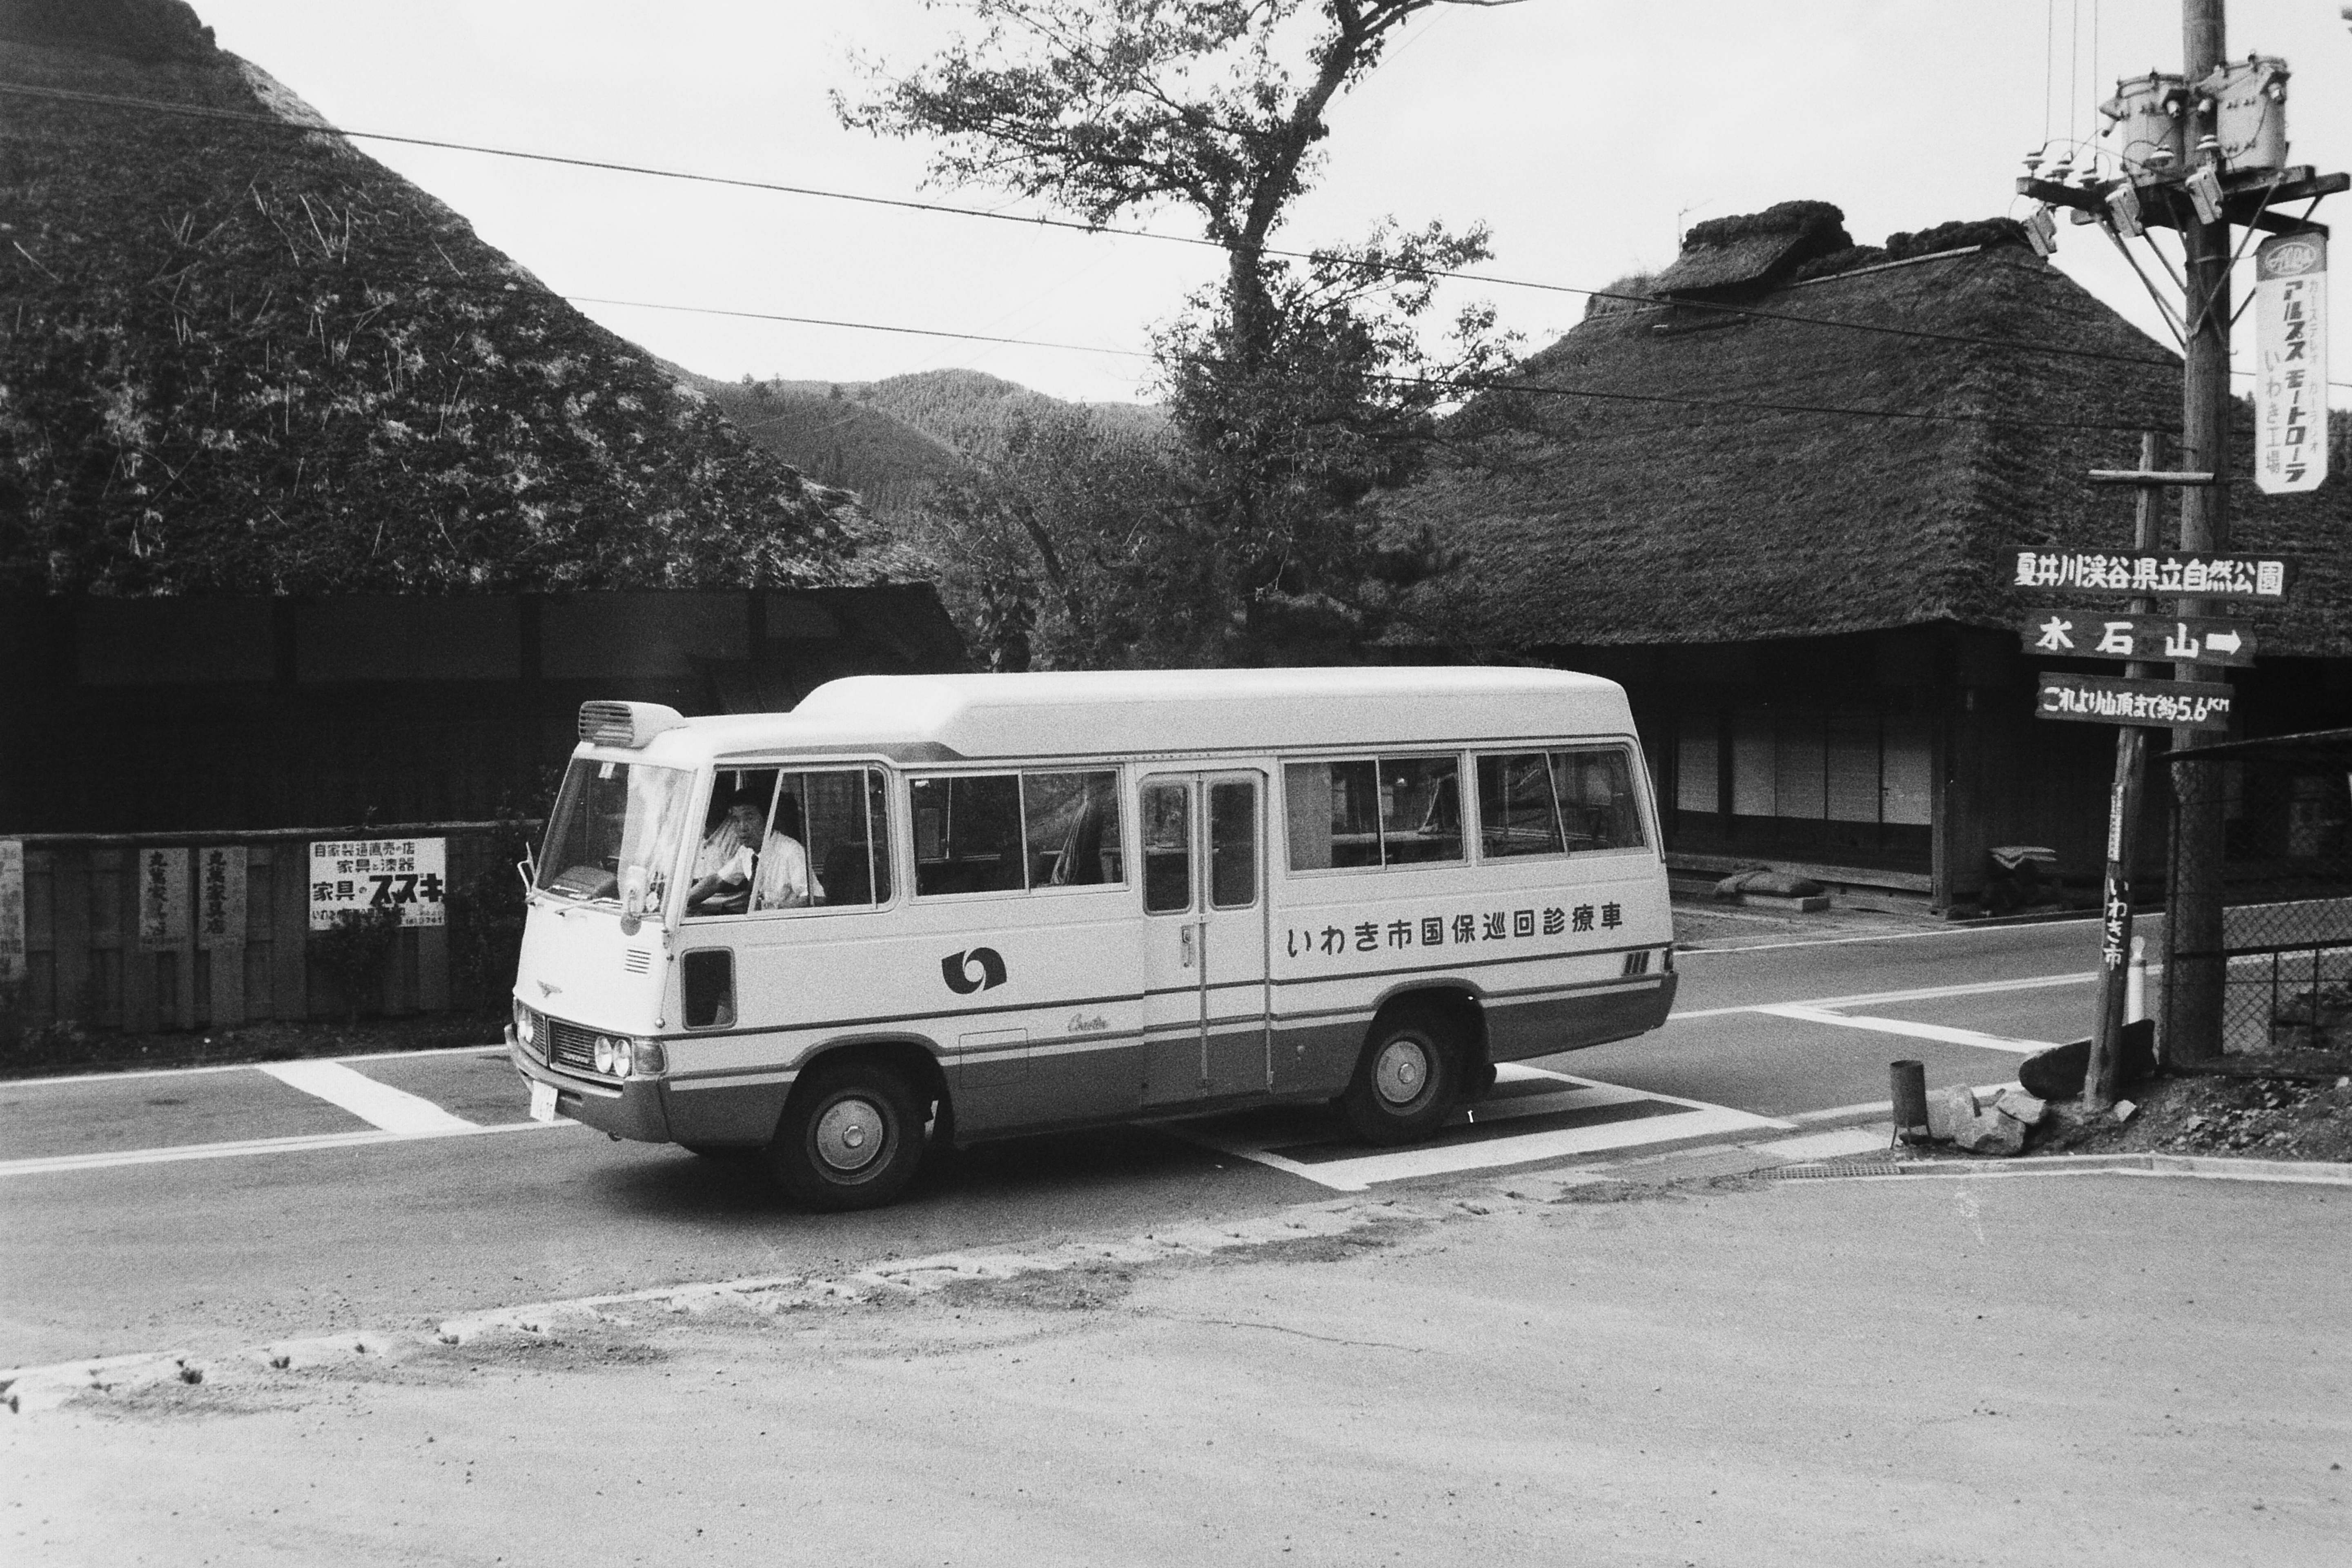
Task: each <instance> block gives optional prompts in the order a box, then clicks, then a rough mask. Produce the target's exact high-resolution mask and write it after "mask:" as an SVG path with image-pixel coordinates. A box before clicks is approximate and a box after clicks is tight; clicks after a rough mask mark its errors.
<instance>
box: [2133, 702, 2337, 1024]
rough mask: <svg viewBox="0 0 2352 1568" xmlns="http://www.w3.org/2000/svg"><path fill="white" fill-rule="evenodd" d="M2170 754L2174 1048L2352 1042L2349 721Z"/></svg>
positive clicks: (2169, 1018)
mask: <svg viewBox="0 0 2352 1568" xmlns="http://www.w3.org/2000/svg"><path fill="white" fill-rule="evenodd" d="M2166 760H2167V761H2168V763H2170V771H2171V774H2172V789H2173V812H2172V839H2171V852H2170V857H2169V864H2168V875H2169V896H2170V906H2171V910H2170V918H2168V920H2167V921H2165V947H2166V952H2165V964H2166V984H2165V987H2164V997H2165V1004H2164V1040H2165V1046H2164V1050H2165V1055H2166V1057H2167V1059H2168V1060H2172V1061H2182V1060H2193V1059H2197V1058H2203V1057H2208V1056H2211V1055H2215V1054H2220V1053H2229V1052H2246V1051H2266V1050H2281V1049H2295V1048H2305V1047H2316V1048H2322V1049H2328V1048H2343V1047H2347V1046H2352V730H2336V731H2323V732H2320V733H2315V734H2307V735H2284V736H2279V737H2276V738H2274V739H2270V740H2261V741H2235V742H2228V743H2226V744H2222V745H2217V746H2199V747H2195V748H2191V749H2189V750H2185V751H2178V752H2172V753H2171V754H2170V756H2169V757H2168V759H2166ZM2200 817H2201V818H2203V819H2204V820H2205V821H2207V822H2208V823H2216V822H2217V823H2218V831H2209V832H2208V833H2206V834H2204V835H2202V836H2200V835H2198V834H2197V833H2196V832H2194V831H2193V829H2192V828H2191V826H2190V825H2192V824H2194V823H2195V822H2196V821H2198V820H2199V819H2200Z"/></svg>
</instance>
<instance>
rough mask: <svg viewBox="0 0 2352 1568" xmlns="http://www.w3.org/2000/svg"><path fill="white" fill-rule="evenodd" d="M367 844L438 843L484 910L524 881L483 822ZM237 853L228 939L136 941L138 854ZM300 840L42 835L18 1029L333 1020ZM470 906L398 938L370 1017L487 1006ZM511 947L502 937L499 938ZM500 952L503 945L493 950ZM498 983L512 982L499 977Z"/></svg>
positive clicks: (16, 994)
mask: <svg viewBox="0 0 2352 1568" xmlns="http://www.w3.org/2000/svg"><path fill="white" fill-rule="evenodd" d="M371 831H372V832H373V834H375V835H377V836H392V835H394V834H397V835H399V836H402V837H408V836H419V837H446V839H447V840H448V844H447V851H448V880H449V885H450V887H451V888H452V889H460V890H462V893H463V894H464V895H470V896H472V897H474V898H476V899H477V900H481V899H482V898H483V894H484V892H485V891H487V893H488V895H489V896H490V897H491V898H496V897H498V896H499V895H500V893H501V890H504V889H511V891H512V892H513V894H514V903H515V904H516V905H517V906H519V905H520V881H519V880H518V879H514V878H513V877H512V876H511V875H510V874H509V868H508V866H507V864H506V857H507V855H508V854H509V853H510V850H509V840H510V834H509V832H508V831H507V830H505V829H503V828H501V827H499V826H496V825H487V824H463V823H457V824H450V823H441V824H434V823H423V824H413V825H406V826H400V827H397V828H377V829H373V830H371ZM224 844H228V845H241V846H243V847H244V848H245V852H246V884H245V887H246V902H245V918H244V920H243V921H241V922H240V924H239V929H237V930H236V931H234V932H232V933H229V934H228V936H227V937H226V938H224V939H219V940H215V941H213V942H203V941H201V940H200V939H199V938H197V937H196V936H194V934H193V932H192V933H191V934H190V935H188V936H187V937H186V938H185V939H184V940H181V941H178V942H175V943H173V945H170V946H166V947H163V948H161V949H160V950H151V946H152V944H149V943H144V942H142V940H141V937H140V933H139V931H138V913H137V911H138V908H139V900H138V891H139V889H138V883H137V870H138V865H139V857H140V854H141V852H142V849H147V848H152V847H159V846H161V847H186V848H189V849H191V850H192V851H194V852H195V853H194V855H192V856H191V858H192V859H195V858H198V857H200V856H201V853H202V851H203V850H204V849H205V848H206V847H212V846H215V845H224ZM309 881H310V835H308V834H289V833H282V832H280V833H238V834H205V835H190V836H187V837H165V836H154V835H148V836H140V837H131V836H121V835H93V836H86V837H84V836H41V837H33V838H30V839H28V840H27V841H26V843H25V850H24V916H25V931H24V936H25V952H24V961H23V963H24V967H23V973H22V975H21V978H19V979H18V980H17V981H16V984H14V985H13V986H11V987H8V988H7V989H6V993H5V994H0V1007H8V1008H11V1009H12V1010H13V1011H14V1012H15V1014H16V1022H17V1023H19V1024H21V1025H37V1024H44V1023H48V1022H51V1021H53V1020H58V1019H69V1020H71V1021H73V1022H74V1023H76V1024H79V1025H80V1026H83V1027H85V1028H89V1029H100V1030H115V1029H120V1030H126V1031H130V1032H132V1033H148V1032H152V1031H155V1030H167V1029H198V1028H228V1027H232V1026H236V1025H240V1024H247V1023H256V1022H261V1021H266V1020H271V1019H281V1020H282V1019H299V1018H314V1017H341V1016H345V1015H346V1014H347V1012H348V1011H349V1010H350V1007H351V1005H352V999H350V998H347V997H345V996H344V995H343V994H341V992H340V991H339V990H338V988H337V984H336V982H335V980H334V977H333V976H332V975H331V974H330V973H328V971H327V970H326V969H325V968H324V967H323V966H322V965H320V963H319V962H318V961H317V957H316V955H315V952H314V951H313V949H312V945H311V933H310V901H309V898H308V893H309ZM497 940H498V939H496V938H495V937H491V936H488V935H487V934H486V933H485V931H483V930H482V929H481V928H480V927H479V926H478V924H477V920H476V917H475V916H474V913H473V911H472V910H467V909H464V908H460V909H457V910H452V911H451V923H449V924H446V925H442V926H437V927H436V926H423V927H415V928H410V929H405V930H403V931H400V932H399V933H398V934H397V936H396V937H395V939H394V943H393V950H392V953H391V956H390V958H389V960H388V961H387V963H386V964H385V967H384V969H383V973H382V974H381V976H380V977H379V983H378V984H374V985H371V986H370V987H369V988H368V991H367V993H366V994H363V995H362V996H360V997H359V998H357V1006H358V1011H359V1013H360V1015H361V1016H366V1017H400V1016H408V1015H411V1014H416V1013H437V1012H443V1011H449V1010H476V1011H484V1010H495V1009H496V1008H498V1007H499V1005H500V1004H501V1001H502V999H503V997H504V996H505V994H506V990H505V984H504V983H502V982H501V981H500V980H499V975H498V974H497V973H494V972H495V971H496V970H497V969H498V968H499V964H498V963H495V962H490V963H484V962H473V963H468V962H467V948H468V944H471V943H481V942H496V941H497ZM509 940H510V939H509ZM497 953H498V955H501V956H502V955H503V953H504V949H503V948H499V949H497ZM505 979H506V981H511V979H512V973H511V972H510V971H509V972H508V973H506V975H505Z"/></svg>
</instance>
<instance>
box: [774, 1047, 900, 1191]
mask: <svg viewBox="0 0 2352 1568" xmlns="http://www.w3.org/2000/svg"><path fill="white" fill-rule="evenodd" d="M922 1163H923V1107H922V1105H921V1104H920V1102H919V1101H918V1100H917V1099H916V1097H915V1093H914V1090H913V1089H909V1088H908V1085H907V1080H906V1079H905V1078H904V1077H903V1076H902V1075H900V1074H899V1073H898V1072H896V1071H894V1070H893V1069H891V1068H888V1067H887V1066H884V1065H883V1064H881V1063H879V1062H845V1063H843V1064H841V1065H840V1066H837V1067H820V1068H817V1069H816V1070H815V1071H814V1073H812V1074H810V1075H809V1076H808V1077H807V1078H804V1079H802V1080H801V1082H800V1084H799V1085H798V1086H797V1087H796V1088H795V1089H794V1090H793V1097H792V1099H791V1100H790V1101H788V1102H787V1103H786V1104H785V1106H784V1115H783V1120H782V1121H781V1122H779V1123H778V1124H777V1127H776V1136H775V1139H774V1140H773V1142H771V1143H769V1145H768V1168H769V1169H770V1170H771V1171H772V1173H774V1175H775V1177H776V1180H777V1182H778V1183H779V1184H782V1187H783V1189H784V1191H785V1192H787V1193H789V1194H792V1196H793V1197H794V1198H796V1199H797V1200H799V1201H800V1202H801V1203H803V1204H805V1205H808V1206H809V1207H811V1208H816V1209H869V1208H878V1207H880V1206H881V1205H884V1204H887V1203H888V1202H890V1201H891V1200H892V1199H894V1198H896V1197H897V1196H898V1194H900V1193H903V1192H905V1191H906V1190H907V1184H908V1183H909V1182H911V1181H913V1180H914V1179H915V1172H916V1170H917V1169H918V1168H919V1166H920V1165H921V1164H922Z"/></svg>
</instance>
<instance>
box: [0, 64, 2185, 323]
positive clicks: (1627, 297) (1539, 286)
mask: <svg viewBox="0 0 2352 1568" xmlns="http://www.w3.org/2000/svg"><path fill="white" fill-rule="evenodd" d="M0 93H15V94H19V95H25V96H31V97H37V98H47V99H53V100H59V101H62V102H68V103H87V104H95V105H100V106H104V107H110V108H119V109H137V110H151V111H153V112H157V113H164V114H176V115H184V116H188V117H192V118H194V119H200V120H217V121H228V122H230V123H234V124H244V125H253V126H259V127H263V128H266V129H269V130H273V131H278V132H297V133H301V134H320V133H323V134H329V135H335V136H341V137H345V138H347V139H352V140H359V141H369V142H393V143H395V144H397V145H401V146H409V147H430V148H436V149H439V150H441V151H445V152H456V153H478V154H480V155H482V156H485V157H493V158H515V159H520V160H523V161H525V162H530V163H553V164H558V165H561V166H562V167H566V168H575V169H592V170H597V171H601V172H604V173H608V174H640V175H644V176H646V177H648V178H652V179H664V180H683V181H687V182H688V183H690V184H708V185H719V186H725V187H728V188H731V189H736V190H751V191H766V192H770V193H772V194H776V195H794V196H807V197H812V198H814V199H819V200H824V201H840V202H852V203H856V204H859V205H867V206H879V207H887V208H894V209H897V210H899V211H904V212H919V213H929V214H935V215H940V216H953V217H970V218H987V219H990V220H992V221H994V222H998V223H1013V224H1024V225H1027V226H1030V227H1033V228H1035V227H1043V228H1057V229H1065V230H1068V231H1071V232H1074V233H1078V234H1108V235H1115V236H1118V237H1121V238H1127V239H1149V240H1155V241H1158V242H1160V243H1161V244H1165V245H1184V246H1192V247H1199V248H1203V249H1212V250H1222V249H1223V248H1224V247H1223V246H1222V245H1220V244H1219V243H1218V242H1217V241H1215V240H1213V239H1209V238H1206V237H1202V236H1197V235H1181V234H1161V233H1159V232H1157V231H1155V230H1152V229H1145V228H1129V227H1123V226H1118V225H1113V224H1092V223H1086V222H1083V221H1080V220H1078V219H1076V218H1060V217H1053V216H1044V215H1026V216H1024V215H1023V214H1018V213H1008V212H996V211H992V210H990V209H988V208H985V207H971V206H959V205H954V204H952V203H947V202H926V201H917V200H915V199H913V198H911V197H905V196H877V195H864V194H862V193H858V192H854V191H835V190H827V189H824V188H823V187H821V186H815V185H793V184H782V183H781V182H777V181H772V180H753V179H746V178H742V177H740V176H735V175H728V174H701V173H698V172H696V171H692V170H685V169H664V168H657V167H655V166H652V165H650V164H643V163H616V162H613V161H610V160H606V159H598V158H576V157H571V156H568V155H565V154H562V153H532V152H526V151H523V150H521V149H519V148H512V147H491V146H486V145H482V144H480V143H477V142H451V141H445V140H441V139H438V138H434V137H425V136H408V135H402V134H398V133H395V132H384V131H351V130H345V129H343V128H341V127H339V126H333V125H328V124H325V123H320V124H317V125H310V124H305V123H303V122H301V121H289V120H284V119H280V118H278V116H275V115H268V114H253V113H247V112H245V111H243V110H229V109H215V108H210V107H208V106H205V105H202V104H184V103H172V102H168V101H166V100H160V99H145V98H131V97H126V96H122V95H120V94H115V93H97V92H77V91H74V90H72V89H66V88H48V87H34V86H31V85H29V84H26V83H20V82H0ZM1258 250H1259V254H1261V255H1264V256H1270V257H1276V258H1281V259H1284V260H1293V261H1310V262H1312V261H1341V262H1346V263H1348V264H1349V265H1353V266H1360V267H1364V268H1369V269H1370V270H1374V271H1381V272H1390V273H1398V274H1402V275H1405V276H1409V277H1414V278H1442V279H1448V280H1449V281H1458V282H1467V283H1481V284H1486V285H1488V286H1491V287H1496V288H1507V289H1533V290H1535V291H1537V292H1539V293H1551V294H1573V295H1577V296H1579V297H1580V298H1585V299H1592V300H1614V301H1617V302H1620V303H1624V304H1632V305H1638V306H1645V307H1649V308H1653V309H1654V308H1656V307H1657V306H1658V305H1659V303H1660V302H1659V301H1658V300H1654V299H1653V298H1651V297H1650V296H1648V295H1645V294H1627V293H1622V292H1618V291H1616V290H1612V289H1586V288H1581V287H1579V286H1578V285H1575V284H1571V283H1550V282H1546V281H1543V280H1541V279H1528V278H1509V277H1504V276H1501V275H1499V274H1496V273H1488V272H1464V271H1457V270H1454V269H1450V268H1438V267H1428V268H1415V267H1405V266H1401V265H1397V264H1394V263H1383V262H1375V261H1363V260H1358V259H1356V258H1349V257H1346V256H1342V255H1339V254H1337V253H1334V252H1330V251H1316V250H1290V249H1285V248H1283V247H1276V246H1261V247H1258ZM1674 303H1675V305H1676V306H1677V307H1679V308H1682V309H1685V310H1702V311H1711V312H1715V313H1717V314H1721V315H1727V316H1745V317H1749V318H1753V319H1755V320H1757V321H1786V322H1790V323H1792V324H1795V325H1800V326H1810V327H1823V328H1828V329H1831V330H1833V331H1854V332H1873V333H1877V334H1880V335H1883V336H1887V337H1899V338H1912V339H1916V340H1920V341H1923V342H1948V343H1958V344H1963V345H1968V346H1972V347H1979V348H1999V349H2008V350H2011V351H2014V352H2016V353H2035V354H2043V355H2047V356H2051V357H2054V358H2060V359H2085V360H2096V361H2102V362H2105V363H2115V364H2137V365H2146V366H2149V367H2151V368H2155V369H2162V370H2171V369H2176V368H2178V365H2177V362H2175V361H2172V360H2165V359H2150V358H2147V357H2146V356H2145V355H2140V354H2126V353H2112V352H2109V351H2106V350H2103V349H2084V348H2075V347H2070V346H2068V345H2064V344H2059V343H2037V342H2026V341H2024V340H2021V339H2012V338H1987V337H1979V336H1975V335H1973V334H1969V333H1965V332H1939V331H1933V330H1931V329H1928V328H1925V327H1897V326H1889V325H1886V324H1885V323H1883V322H1876V321H1842V320H1840V319H1838V318H1836V317H1832V316H1806V315H1799V314H1796V313H1793V312H1790V311H1785V310H1757V309H1755V308H1753V307H1751V306H1745V305H1728V304H1723V303H1719V302H1717V301H1713V300H1675V301H1674Z"/></svg>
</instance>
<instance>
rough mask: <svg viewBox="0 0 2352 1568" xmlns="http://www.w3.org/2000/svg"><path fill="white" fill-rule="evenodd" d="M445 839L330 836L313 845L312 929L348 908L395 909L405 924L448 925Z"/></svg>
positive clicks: (319, 928) (324, 926)
mask: <svg viewBox="0 0 2352 1568" xmlns="http://www.w3.org/2000/svg"><path fill="white" fill-rule="evenodd" d="M448 847H449V841H448V840H447V839H446V838H331V839H317V840H313V841H312V843H311V845H310V929H311V930H312V931H328V930H331V929H332V928H333V926H334V923H335V916H336V915H337V913H339V912H340V911H341V910H368V909H377V910H382V909H392V910H399V911H400V923H401V924H402V925H404V926H437V925H446V924H447V923H448V920H447V916H446V910H445V906H444V903H443V900H444V898H445V897H446V893H447V889H448V876H449V859H448Z"/></svg>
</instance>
